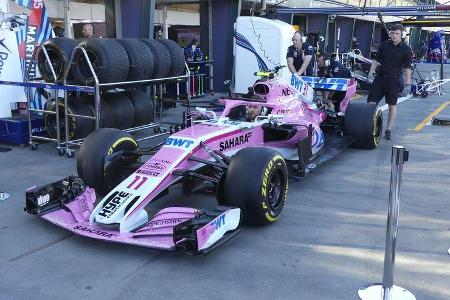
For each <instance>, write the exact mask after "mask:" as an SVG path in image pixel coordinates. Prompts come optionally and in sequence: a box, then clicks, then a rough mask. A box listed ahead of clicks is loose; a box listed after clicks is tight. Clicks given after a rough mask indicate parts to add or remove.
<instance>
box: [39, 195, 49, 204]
mask: <svg viewBox="0 0 450 300" xmlns="http://www.w3.org/2000/svg"><path fill="white" fill-rule="evenodd" d="M37 202H38V205H39V206H44V205H45V204H47V203H48V202H50V195H49V194H45V195H41V196H39V197H38V198H37Z"/></svg>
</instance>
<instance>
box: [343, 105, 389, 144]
mask: <svg viewBox="0 0 450 300" xmlns="http://www.w3.org/2000/svg"><path fill="white" fill-rule="evenodd" d="M343 129H344V130H343V132H344V135H346V136H351V137H353V138H355V139H356V141H355V142H354V143H353V144H352V147H355V148H362V149H374V148H376V147H378V145H379V144H380V139H381V133H382V131H383V113H382V112H381V109H380V108H379V107H378V106H377V105H376V104H375V103H350V104H349V105H348V106H347V109H346V110H345V116H344V128H343Z"/></svg>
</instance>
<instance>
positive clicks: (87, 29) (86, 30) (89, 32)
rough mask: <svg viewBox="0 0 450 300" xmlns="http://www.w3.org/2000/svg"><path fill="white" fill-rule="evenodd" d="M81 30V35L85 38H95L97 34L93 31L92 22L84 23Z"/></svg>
mask: <svg viewBox="0 0 450 300" xmlns="http://www.w3.org/2000/svg"><path fill="white" fill-rule="evenodd" d="M82 32H83V36H84V37H85V38H88V39H94V38H97V36H96V35H95V33H94V24H92V23H86V24H84V25H83V30H82Z"/></svg>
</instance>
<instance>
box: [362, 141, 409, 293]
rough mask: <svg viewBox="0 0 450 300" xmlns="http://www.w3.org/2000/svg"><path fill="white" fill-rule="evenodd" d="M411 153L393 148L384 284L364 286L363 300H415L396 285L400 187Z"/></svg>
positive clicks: (397, 147) (401, 147)
mask: <svg viewBox="0 0 450 300" xmlns="http://www.w3.org/2000/svg"><path fill="white" fill-rule="evenodd" d="M408 155H409V152H408V151H406V150H405V148H404V147H403V146H394V147H392V157H391V182H390V191H389V209H388V219H387V228H386V244H385V252H384V271H383V283H381V284H380V283H375V284H371V285H366V286H363V287H362V288H360V289H359V290H358V296H359V299H361V300H372V299H373V300H375V299H376V300H396V299H404V300H415V299H416V297H415V296H414V295H413V294H412V293H411V292H409V291H408V290H406V289H404V288H401V287H399V286H395V285H394V266H395V247H396V244H397V232H398V215H399V209H400V187H401V184H402V174H403V164H404V162H405V161H408Z"/></svg>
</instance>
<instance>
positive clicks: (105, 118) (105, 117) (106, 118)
mask: <svg viewBox="0 0 450 300" xmlns="http://www.w3.org/2000/svg"><path fill="white" fill-rule="evenodd" d="M80 101H84V102H86V103H87V105H88V106H89V109H90V110H91V114H92V116H95V99H94V97H93V96H82V97H80ZM100 116H101V121H100V127H101V128H110V127H113V114H112V110H111V107H110V105H109V103H108V102H107V101H106V100H105V97H104V96H101V98H100Z"/></svg>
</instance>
